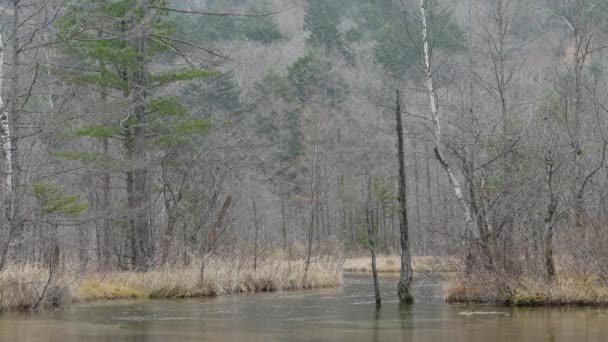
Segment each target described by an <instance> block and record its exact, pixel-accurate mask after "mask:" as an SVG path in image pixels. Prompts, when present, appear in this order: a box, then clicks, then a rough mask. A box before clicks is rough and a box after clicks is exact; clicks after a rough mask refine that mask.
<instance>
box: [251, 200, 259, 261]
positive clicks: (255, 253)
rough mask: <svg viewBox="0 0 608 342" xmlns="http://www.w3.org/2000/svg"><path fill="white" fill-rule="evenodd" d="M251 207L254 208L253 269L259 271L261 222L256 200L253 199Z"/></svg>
mask: <svg viewBox="0 0 608 342" xmlns="http://www.w3.org/2000/svg"><path fill="white" fill-rule="evenodd" d="M251 208H252V209H253V229H254V233H253V235H254V236H253V271H254V272H255V271H257V269H258V232H259V228H260V227H259V224H258V207H257V205H256V203H255V200H252V201H251Z"/></svg>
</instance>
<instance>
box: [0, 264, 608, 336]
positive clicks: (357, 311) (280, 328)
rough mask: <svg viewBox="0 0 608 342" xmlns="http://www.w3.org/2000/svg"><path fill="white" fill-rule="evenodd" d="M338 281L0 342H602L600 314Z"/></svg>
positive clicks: (99, 309) (28, 321)
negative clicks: (379, 298)
mask: <svg viewBox="0 0 608 342" xmlns="http://www.w3.org/2000/svg"><path fill="white" fill-rule="evenodd" d="M371 284H372V283H371V279H369V277H368V276H361V275H346V276H345V279H344V286H343V287H342V288H340V289H333V290H318V291H307V292H290V293H277V294H259V295H249V296H237V297H226V298H216V299H198V300H190V301H143V302H142V301H138V302H105V303H97V304H87V305H78V306H75V307H73V308H71V309H70V310H66V311H59V312H42V313H26V314H16V313H11V314H4V315H0V341H28V342H30V341H32V342H33V341H40V342H50V341H53V342H55V341H56V342H73V341H104V342H109V341H112V342H120V341H129V342H130V341H137V342H140V341H141V342H143V341H146V342H147V341H163V342H164V341H218V342H222V341H264V342H267V341H348V342H357V341H450V342H457V341H467V342H478V341H479V342H482V341H483V342H485V341H547V342H549V341H551V342H557V341H577V342H581V341H608V310H606V309H597V308H595V309H582V308H562V309H560V308H545V309H538V308H537V309H512V308H502V307H492V306H481V307H480V306H472V307H463V306H451V305H447V304H444V303H443V302H442V299H441V281H440V280H439V279H436V278H428V277H422V276H419V277H418V279H417V280H416V284H415V288H414V295H415V296H416V303H415V304H414V305H413V306H411V307H408V308H404V309H402V308H400V307H399V305H398V303H397V301H396V299H397V298H396V295H395V293H394V292H395V290H394V289H395V285H396V278H392V277H387V278H382V279H381V285H382V288H383V298H384V306H383V307H382V309H381V310H379V311H377V310H376V309H375V307H374V304H373V297H372V295H371V294H372V285H371Z"/></svg>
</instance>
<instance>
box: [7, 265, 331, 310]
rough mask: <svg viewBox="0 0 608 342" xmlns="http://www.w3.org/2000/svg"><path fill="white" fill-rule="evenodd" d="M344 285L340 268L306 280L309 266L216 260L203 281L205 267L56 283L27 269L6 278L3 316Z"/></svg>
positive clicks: (70, 277) (71, 277) (60, 278)
mask: <svg viewBox="0 0 608 342" xmlns="http://www.w3.org/2000/svg"><path fill="white" fill-rule="evenodd" d="M341 282H342V270H341V269H340V266H339V263H327V264H311V265H310V268H309V270H308V273H307V274H306V276H305V275H304V263H303V262H278V261H277V262H270V263H266V264H263V265H262V266H260V267H258V269H257V270H256V271H254V270H253V269H250V268H244V267H243V265H239V264H238V263H234V262H226V261H221V260H212V261H210V262H209V263H208V264H207V265H206V267H205V276H204V278H203V279H201V277H200V265H192V266H188V267H176V268H169V267H167V268H162V269H156V270H153V271H150V272H114V273H103V274H101V273H88V274H78V273H72V274H70V273H69V272H64V273H63V274H61V275H55V276H54V277H53V278H52V279H51V281H50V282H49V281H48V271H47V270H45V269H42V268H36V267H32V266H25V267H19V268H16V267H15V268H11V269H9V270H6V271H4V272H2V273H0V311H18V310H20V311H25V310H31V309H33V308H34V307H35V306H36V304H37V303H38V302H39V301H40V303H39V307H63V306H66V305H68V304H70V303H73V302H90V301H99V300H116V299H146V298H149V299H177V298H194V297H216V296H223V295H232V294H240V293H254V292H276V291H291V290H301V289H313V288H328V287H336V286H339V285H340V284H341ZM45 288H46V291H45ZM43 292H45V296H43V298H42V299H41V294H42V293H43Z"/></svg>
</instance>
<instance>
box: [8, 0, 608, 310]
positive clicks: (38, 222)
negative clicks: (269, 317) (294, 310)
mask: <svg viewBox="0 0 608 342" xmlns="http://www.w3.org/2000/svg"><path fill="white" fill-rule="evenodd" d="M0 34H1V38H0V44H2V46H1V53H0V82H1V83H0V88H1V98H0V103H1V107H2V108H1V112H0V146H1V152H2V153H1V156H0V178H1V183H0V188H1V192H0V213H1V215H0V311H12V310H36V309H38V308H45V307H47V308H48V307H62V306H64V305H67V304H68V303H69V302H72V301H73V302H77V301H92V300H98V299H119V298H142V297H145V298H158V299H160V298H192V297H212V296H219V295H227V294H236V293H246V292H274V291H281V290H299V289H310V288H325V287H335V286H339V285H340V284H341V282H342V277H343V272H344V269H347V270H348V267H353V268H352V269H350V270H351V271H352V270H356V269H355V268H357V267H359V266H349V262H348V260H347V259H353V258H365V260H366V261H365V262H364V263H363V266H362V267H363V268H364V269H365V271H370V272H371V271H372V269H373V273H374V275H375V274H376V273H377V272H383V270H382V265H380V263H378V265H377V262H376V258H382V257H389V256H396V257H395V260H397V263H398V265H394V267H393V268H394V269H393V270H392V272H396V273H399V274H400V281H399V285H398V289H392V291H393V292H398V293H399V300H400V301H401V302H402V303H409V302H411V301H412V295H411V293H410V286H411V283H412V279H413V277H415V275H413V273H416V272H419V271H424V272H427V271H432V272H444V271H446V270H449V271H450V273H453V274H452V276H451V277H450V280H449V282H448V284H447V285H446V290H445V298H446V300H447V301H449V302H452V303H463V302H464V303H471V302H476V303H478V302H484V303H486V302H491V303H506V304H515V305H540V304H583V305H597V304H606V303H608V251H607V249H606V248H605V247H606V246H607V245H608V231H607V230H606V229H605V227H606V224H607V223H608V163H607V161H606V153H607V148H608V83H607V80H608V1H605V0H492V1H486V0H466V1H453V0H180V1H177V0H45V1H40V0H7V1H2V2H0ZM370 253H371V256H372V257H371V258H370ZM367 260H371V263H370V264H369V267H371V269H369V270H368V269H367V268H368V261H367ZM391 263H393V262H391ZM387 264H388V262H387ZM374 278H375V276H374ZM376 285H378V284H376ZM376 293H377V296H376V297H377V302H378V304H380V294H379V290H378V286H376ZM413 299H414V300H415V296H414V298H413Z"/></svg>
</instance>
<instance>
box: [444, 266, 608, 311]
mask: <svg viewBox="0 0 608 342" xmlns="http://www.w3.org/2000/svg"><path fill="white" fill-rule="evenodd" d="M559 279H560V281H559V283H554V284H551V283H548V282H546V281H545V280H544V279H542V278H538V279H534V278H525V279H519V280H518V281H511V282H509V281H504V280H502V279H497V278H496V277H495V276H490V275H473V276H470V277H468V278H465V277H463V276H460V277H458V278H455V279H454V280H452V281H450V282H448V283H447V284H446V287H445V293H446V301H447V302H448V303H453V304H454V303H491V304H503V305H514V306H567V305H584V306H598V305H608V287H607V286H605V285H604V284H601V283H600V282H599V281H597V280H596V279H593V278H590V277H585V276H582V275H575V274H569V275H568V274H564V275H561V277H560V278H559Z"/></svg>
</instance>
